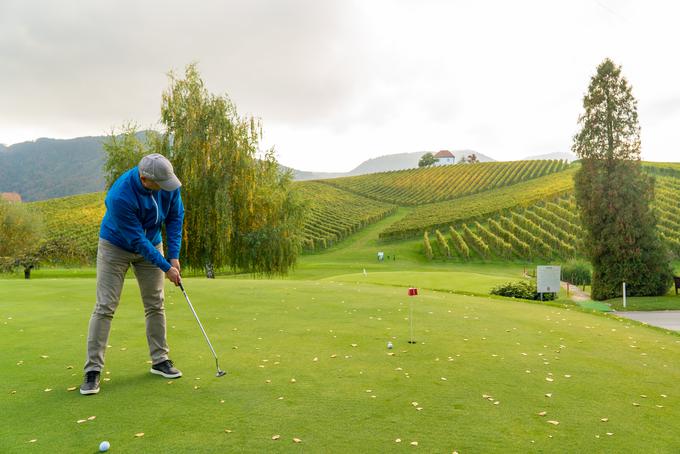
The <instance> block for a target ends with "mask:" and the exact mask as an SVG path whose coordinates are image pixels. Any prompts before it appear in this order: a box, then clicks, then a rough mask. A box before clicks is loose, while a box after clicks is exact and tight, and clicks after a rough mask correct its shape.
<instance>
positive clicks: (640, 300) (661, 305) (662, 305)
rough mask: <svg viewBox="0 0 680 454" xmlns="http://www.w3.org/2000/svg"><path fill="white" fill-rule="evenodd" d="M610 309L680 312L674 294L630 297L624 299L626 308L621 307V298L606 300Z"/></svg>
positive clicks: (678, 303) (678, 299)
mask: <svg viewBox="0 0 680 454" xmlns="http://www.w3.org/2000/svg"><path fill="white" fill-rule="evenodd" d="M607 303H609V304H611V306H612V309H614V310H616V311H667V310H676V311H677V310H680V296H678V295H676V294H675V292H674V291H673V293H669V294H668V295H664V296H645V297H639V296H632V297H628V298H626V308H625V309H624V307H623V298H614V299H611V300H607Z"/></svg>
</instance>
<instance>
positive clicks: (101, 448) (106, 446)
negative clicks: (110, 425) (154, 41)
mask: <svg viewBox="0 0 680 454" xmlns="http://www.w3.org/2000/svg"><path fill="white" fill-rule="evenodd" d="M110 447H111V443H109V442H108V441H102V442H101V443H99V452H106V451H108V450H109V448H110Z"/></svg>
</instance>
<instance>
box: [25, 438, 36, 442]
mask: <svg viewBox="0 0 680 454" xmlns="http://www.w3.org/2000/svg"><path fill="white" fill-rule="evenodd" d="M36 441H38V439H37V438H34V439H33V440H28V441H27V443H35V442H36Z"/></svg>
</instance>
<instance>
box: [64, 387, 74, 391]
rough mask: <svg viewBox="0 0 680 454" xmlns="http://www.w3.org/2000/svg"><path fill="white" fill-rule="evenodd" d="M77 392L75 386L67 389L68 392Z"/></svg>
mask: <svg viewBox="0 0 680 454" xmlns="http://www.w3.org/2000/svg"><path fill="white" fill-rule="evenodd" d="M75 390H76V387H75V386H71V387H70V388H66V391H75Z"/></svg>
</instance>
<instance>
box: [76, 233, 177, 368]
mask: <svg viewBox="0 0 680 454" xmlns="http://www.w3.org/2000/svg"><path fill="white" fill-rule="evenodd" d="M156 249H158V250H159V251H160V252H161V254H162V253H163V247H162V243H161V244H159V245H158V246H156ZM130 265H132V268H133V269H134V272H135V276H136V277H137V284H138V285H139V290H140V293H141V296H142V302H143V303H144V314H145V316H146V340H147V342H148V344H149V354H150V355H151V362H152V364H158V363H161V362H163V361H165V360H166V359H168V352H169V349H168V344H167V340H166V327H165V307H164V305H163V302H164V299H165V296H164V292H163V278H164V277H165V273H163V270H161V269H160V268H158V267H157V266H156V265H154V264H153V263H150V262H148V261H147V260H146V259H144V257H142V256H141V255H140V254H135V253H132V252H128V251H126V250H124V249H121V248H119V247H118V246H115V245H114V244H112V243H110V242H109V241H106V240H104V239H102V238H100V239H99V245H98V248H97V303H96V304H95V307H94V312H92V316H91V317H90V326H89V330H88V335H87V361H86V362H85V372H89V371H93V370H96V371H101V370H102V369H103V368H104V354H105V353H106V346H107V344H108V341H109V332H110V331H111V320H112V319H113V314H114V313H115V312H116V308H117V307H118V303H120V294H121V292H122V291H123V282H124V280H125V273H127V270H128V269H129V268H130Z"/></svg>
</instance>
